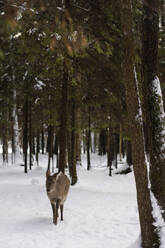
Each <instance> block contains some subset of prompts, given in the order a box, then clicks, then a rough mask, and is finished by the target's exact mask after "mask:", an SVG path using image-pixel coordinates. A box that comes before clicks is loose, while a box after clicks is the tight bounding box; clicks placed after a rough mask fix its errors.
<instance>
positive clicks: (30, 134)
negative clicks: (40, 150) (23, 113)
mask: <svg viewBox="0 0 165 248" xmlns="http://www.w3.org/2000/svg"><path fill="white" fill-rule="evenodd" d="M32 149H33V148H32V106H31V100H30V101H29V169H30V170H31V169H32V165H33V162H32V156H33V154H32Z"/></svg>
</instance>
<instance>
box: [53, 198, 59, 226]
mask: <svg viewBox="0 0 165 248" xmlns="http://www.w3.org/2000/svg"><path fill="white" fill-rule="evenodd" d="M59 205H60V200H57V201H56V209H55V219H54V224H55V225H57V218H58V209H59Z"/></svg>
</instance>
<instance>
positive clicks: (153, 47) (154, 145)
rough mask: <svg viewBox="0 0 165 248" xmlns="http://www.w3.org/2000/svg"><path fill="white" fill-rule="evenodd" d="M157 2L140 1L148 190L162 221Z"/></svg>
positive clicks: (163, 127) (164, 134)
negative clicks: (156, 202) (141, 4)
mask: <svg viewBox="0 0 165 248" xmlns="http://www.w3.org/2000/svg"><path fill="white" fill-rule="evenodd" d="M158 3H159V1H157V0H152V1H149V0H145V1H143V11H144V13H143V16H144V18H143V40H142V41H143V74H144V84H143V85H144V96H143V97H144V99H145V105H144V106H145V113H146V122H147V124H148V125H147V133H148V140H149V148H150V149H149V158H150V179H151V190H152V192H153V193H154V196H155V197H156V199H157V200H158V204H159V206H160V207H161V209H162V210H163V211H162V216H163V218H164V220H165V184H164V182H165V169H164V165H165V145H164V144H165V113H164V107H163V99H162V93H161V86H160V82H159V78H158V76H157V75H158V69H157V67H158V66H157V65H158V30H159V29H158V26H159V4H158Z"/></svg>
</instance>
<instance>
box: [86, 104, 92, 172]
mask: <svg viewBox="0 0 165 248" xmlns="http://www.w3.org/2000/svg"><path fill="white" fill-rule="evenodd" d="M86 139H87V144H86V146H87V170H90V169H91V160H90V144H91V113H90V106H89V107H88V128H87V135H86Z"/></svg>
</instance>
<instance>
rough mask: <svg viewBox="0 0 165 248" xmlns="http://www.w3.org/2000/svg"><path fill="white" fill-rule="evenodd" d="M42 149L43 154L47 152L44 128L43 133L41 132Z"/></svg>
mask: <svg viewBox="0 0 165 248" xmlns="http://www.w3.org/2000/svg"><path fill="white" fill-rule="evenodd" d="M41 149H42V154H44V152H45V137H44V128H43V127H42V132H41Z"/></svg>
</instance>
